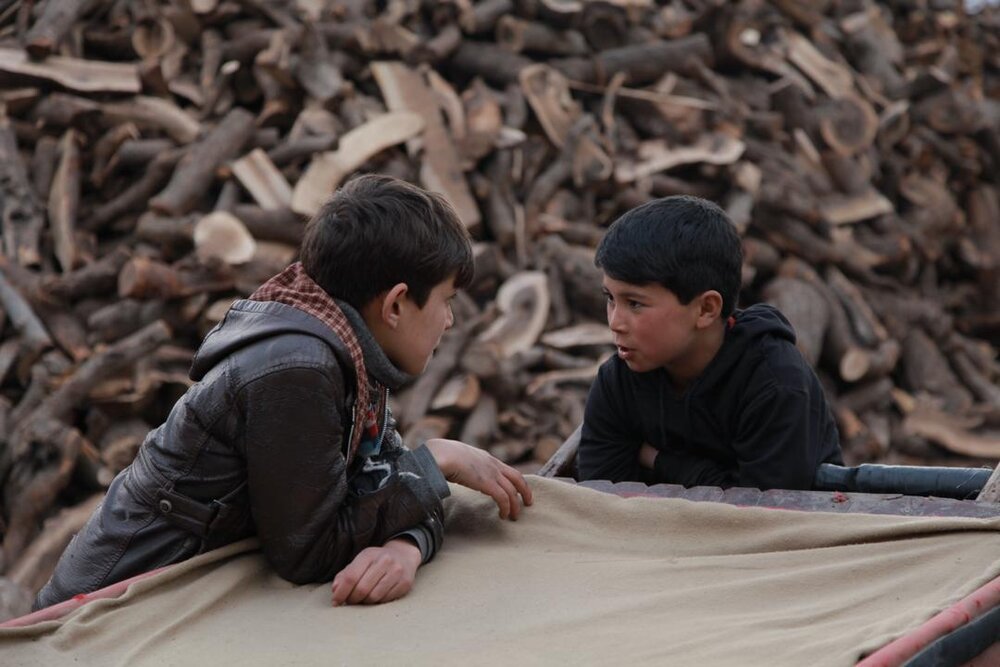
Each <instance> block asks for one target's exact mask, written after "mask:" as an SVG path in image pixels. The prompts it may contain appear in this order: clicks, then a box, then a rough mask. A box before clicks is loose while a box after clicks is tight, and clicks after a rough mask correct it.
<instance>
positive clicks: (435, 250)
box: [299, 174, 474, 309]
mask: <svg viewBox="0 0 1000 667" xmlns="http://www.w3.org/2000/svg"><path fill="white" fill-rule="evenodd" d="M299 258H300V259H301V261H302V266H303V268H304V269H305V271H306V273H307V274H308V275H309V277H310V278H312V279H313V280H315V281H316V283H317V284H318V285H319V286H320V287H322V288H323V289H324V290H326V292H327V293H328V294H329V295H330V296H332V297H334V298H337V299H341V300H343V301H346V302H347V303H349V304H351V305H352V306H354V307H355V308H358V309H360V308H362V307H363V306H365V305H366V304H368V303H369V302H370V301H371V300H372V299H374V298H375V297H376V296H378V295H379V294H381V293H382V292H385V291H386V290H388V289H391V288H392V286H393V285H395V284H397V283H406V284H407V286H408V287H409V289H410V292H409V293H410V297H411V298H412V299H413V301H414V302H416V304H417V306H419V307H421V308H423V306H424V304H425V303H427V298H428V296H430V292H431V290H432V289H434V287H435V286H437V285H438V284H440V283H441V282H443V281H445V280H446V279H447V278H448V277H449V276H452V275H454V276H455V286H456V287H466V286H468V285H469V283H471V282H472V275H473V270H474V264H473V259H472V246H471V242H470V238H469V232H468V230H467V229H466V228H465V225H463V224H462V221H461V220H460V219H459V217H458V214H457V213H455V209H453V208H452V207H451V205H450V204H449V203H448V202H447V201H446V200H445V199H444V197H442V196H441V195H439V194H436V193H432V192H427V191H425V190H423V189H421V188H418V187H417V186H415V185H412V184H410V183H407V182H406V181H402V180H399V179H397V178H392V177H390V176H382V175H378V174H366V175H364V176H359V177H357V178H354V179H352V180H350V181H348V182H347V183H346V184H345V185H344V186H343V187H341V188H340V189H339V190H337V192H335V193H334V195H333V196H332V197H331V198H330V199H329V201H327V202H326V203H325V204H324V205H323V207H322V208H320V210H319V212H318V213H317V214H316V215H315V216H313V218H312V220H310V221H309V223H308V224H307V225H306V230H305V236H304V237H303V239H302V247H301V251H300V253H299Z"/></svg>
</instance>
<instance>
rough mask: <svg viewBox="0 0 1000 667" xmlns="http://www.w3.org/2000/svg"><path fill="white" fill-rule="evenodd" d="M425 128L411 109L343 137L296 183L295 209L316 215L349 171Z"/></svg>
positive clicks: (372, 122) (293, 206)
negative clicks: (333, 149) (334, 148)
mask: <svg viewBox="0 0 1000 667" xmlns="http://www.w3.org/2000/svg"><path fill="white" fill-rule="evenodd" d="M423 128H424V121H423V119H422V118H421V117H420V116H419V115H417V114H415V113H411V112H408V111H397V112H393V113H387V114H383V115H381V116H378V117H377V118H374V119H372V120H370V121H369V122H367V123H365V124H364V125H362V126H361V127H357V128H354V129H353V130H351V131H350V132H348V133H347V134H345V135H344V136H343V137H341V138H340V145H339V147H338V148H337V150H335V151H329V152H326V153H323V154H322V155H319V156H317V157H315V158H313V160H312V162H311V163H310V164H309V168H308V169H306V171H305V173H304V174H303V175H302V177H301V178H300V179H299V180H298V182H297V183H296V184H295V189H294V190H293V192H292V210H293V211H295V212H296V213H299V214H301V215H308V216H311V215H315V213H316V212H317V211H319V209H320V207H321V206H322V205H323V203H324V202H326V200H327V199H328V198H329V197H330V195H332V194H333V191H334V190H336V188H337V186H338V185H340V183H341V182H342V181H343V180H344V178H346V177H347V176H348V175H349V174H351V173H352V172H354V171H355V170H356V169H357V168H358V167H360V166H361V165H362V164H364V163H365V162H367V161H368V160H369V159H371V158H372V157H373V156H375V155H377V154H378V153H380V152H381V151H383V150H385V149H386V148H389V147H390V146H395V145H396V144H399V143H401V142H403V141H407V140H408V139H411V138H412V137H414V136H415V135H416V134H417V133H419V132H420V131H421V130H423Z"/></svg>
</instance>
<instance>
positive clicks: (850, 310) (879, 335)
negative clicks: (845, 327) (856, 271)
mask: <svg viewBox="0 0 1000 667" xmlns="http://www.w3.org/2000/svg"><path fill="white" fill-rule="evenodd" d="M826 282H827V284H828V285H829V286H830V289H831V290H832V291H833V293H834V294H836V295H837V298H838V299H840V303H841V305H843V306H844V311H845V312H846V313H847V316H848V318H849V319H850V321H851V325H852V328H853V330H854V333H855V334H856V335H857V337H858V340H859V341H860V342H861V343H863V344H864V345H868V346H875V345H878V344H880V343H882V342H884V341H886V340H887V339H888V338H889V332H888V331H887V330H886V328H885V326H884V325H883V324H882V322H881V321H879V318H878V316H877V315H876V314H875V311H874V310H873V309H872V307H871V305H869V303H868V301H867V300H866V299H865V297H864V295H863V294H862V293H861V290H859V289H858V288H857V287H856V286H855V285H854V284H853V283H852V282H851V281H850V280H848V278H847V276H845V275H844V274H843V273H841V272H840V270H839V269H837V267H835V266H830V267H827V269H826Z"/></svg>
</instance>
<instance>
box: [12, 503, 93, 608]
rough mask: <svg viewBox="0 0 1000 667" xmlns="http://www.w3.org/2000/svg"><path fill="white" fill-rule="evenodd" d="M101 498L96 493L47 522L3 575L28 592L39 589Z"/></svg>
mask: <svg viewBox="0 0 1000 667" xmlns="http://www.w3.org/2000/svg"><path fill="white" fill-rule="evenodd" d="M103 499H104V494H103V493H96V494H94V495H92V496H91V497H90V498H88V499H87V500H84V501H83V502H81V503H78V504H76V505H74V506H73V507H69V508H66V509H64V510H62V511H60V512H59V513H58V514H56V515H55V516H54V517H52V518H51V519H48V520H47V521H46V522H45V524H44V525H43V526H42V531H41V533H40V534H39V536H38V538H37V539H35V540H33V541H32V542H31V546H29V547H28V548H27V549H26V550H25V551H24V553H23V554H21V557H20V558H19V559H18V560H17V562H15V563H13V564H12V565H11V567H10V569H9V570H8V575H7V576H9V577H10V579H11V580H13V581H15V582H17V583H18V584H20V585H22V586H24V587H25V588H27V589H28V590H30V591H37V590H41V588H42V586H44V585H45V583H46V582H47V581H48V580H49V577H51V576H52V572H53V571H55V569H56V563H58V562H59V557H60V556H61V555H62V553H63V551H64V550H65V549H66V547H67V545H69V542H70V540H71V539H73V536H74V535H76V533H78V532H80V529H81V528H83V525H84V524H85V523H86V522H87V519H89V518H90V515H91V514H93V513H94V510H95V509H97V507H98V505H100V504H101V501H102V500H103Z"/></svg>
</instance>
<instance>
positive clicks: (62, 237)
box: [49, 130, 82, 273]
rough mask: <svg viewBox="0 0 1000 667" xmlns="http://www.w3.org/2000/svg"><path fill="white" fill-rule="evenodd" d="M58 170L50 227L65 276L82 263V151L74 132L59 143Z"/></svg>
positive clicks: (52, 191) (55, 178) (68, 133)
mask: <svg viewBox="0 0 1000 667" xmlns="http://www.w3.org/2000/svg"><path fill="white" fill-rule="evenodd" d="M59 152H60V157H59V168H58V169H57V170H56V173H55V177H54V179H53V183H52V188H51V189H50V190H49V224H50V227H51V230H52V240H53V243H54V244H55V253H56V258H57V259H58V260H59V265H60V266H61V267H62V270H63V273H68V272H70V271H72V270H73V269H75V268H76V267H77V265H78V264H79V263H80V261H81V259H82V258H81V257H80V252H79V250H78V249H77V243H76V238H75V237H74V229H75V227H76V218H77V208H78V206H79V204H80V149H79V146H78V145H77V137H76V131H75V130H67V131H66V134H64V135H63V138H62V141H61V142H59Z"/></svg>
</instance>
